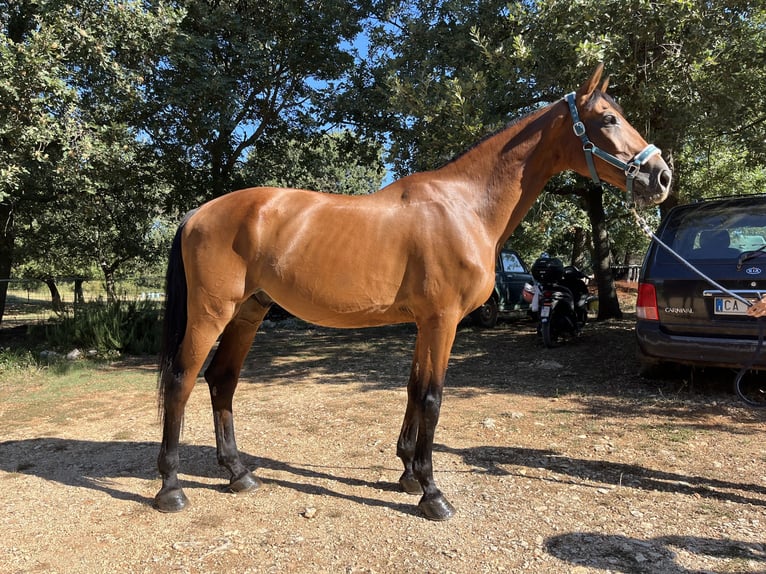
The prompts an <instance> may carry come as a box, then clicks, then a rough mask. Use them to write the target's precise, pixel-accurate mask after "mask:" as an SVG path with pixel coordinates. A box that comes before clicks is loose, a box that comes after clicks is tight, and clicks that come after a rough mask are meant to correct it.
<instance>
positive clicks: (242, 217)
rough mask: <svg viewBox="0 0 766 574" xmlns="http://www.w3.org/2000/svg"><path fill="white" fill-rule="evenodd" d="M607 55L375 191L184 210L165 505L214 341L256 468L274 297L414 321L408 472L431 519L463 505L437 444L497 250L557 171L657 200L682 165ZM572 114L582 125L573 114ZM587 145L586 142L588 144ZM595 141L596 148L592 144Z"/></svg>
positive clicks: (252, 199) (174, 486)
mask: <svg viewBox="0 0 766 574" xmlns="http://www.w3.org/2000/svg"><path fill="white" fill-rule="evenodd" d="M602 70H603V65H599V66H598V67H597V68H596V70H595V71H594V72H593V74H592V75H591V77H590V79H589V80H588V81H586V82H585V83H584V84H583V86H582V87H581V88H580V89H579V90H577V92H573V93H572V94H569V95H568V96H567V97H566V98H564V99H562V100H559V101H556V102H554V103H552V104H550V105H548V106H547V107H544V108H541V109H538V110H537V111H534V112H532V113H530V114H528V115H527V116H525V117H523V118H521V119H520V120H518V121H516V122H514V123H512V124H510V125H508V126H507V127H506V128H505V129H503V130H502V131H499V132H498V133H496V134H494V135H492V136H490V137H488V138H486V139H484V140H482V141H481V142H479V143H478V144H476V145H475V146H474V147H472V148H471V149H470V150H468V151H467V152H465V153H464V154H462V155H460V156H459V157H457V158H456V159H454V160H452V161H451V162H449V163H448V164H446V165H444V166H443V167H442V168H440V169H437V170H435V171H430V172H423V173H416V174H413V175H410V176H407V177H404V178H402V179H400V180H398V181H395V182H394V183H392V184H390V185H388V186H386V187H385V188H383V189H381V190H380V191H377V192H376V193H372V194H370V195H366V196H343V195H334V194H328V193H317V192H313V191H305V190H297V189H276V188H251V189H244V190H240V191H235V192H232V193H229V194H227V195H223V196H221V197H218V198H216V199H213V200H211V201H209V202H208V203H205V204H203V205H202V206H201V207H199V208H198V209H196V210H195V211H193V212H191V213H189V214H187V216H186V218H185V219H184V221H183V222H182V223H181V225H180V227H179V229H178V232H177V233H176V235H175V238H174V241H173V245H172V248H171V252H170V261H169V264H168V269H167V277H166V280H167V299H166V307H165V318H164V335H163V338H164V344H163V350H162V352H161V355H160V374H159V385H158V387H159V406H160V412H161V415H162V420H163V422H162V424H163V434H162V445H161V447H160V452H159V457H158V467H159V472H160V474H161V476H162V488H161V489H160V491H159V492H158V493H157V495H156V496H155V499H154V506H155V507H156V508H157V509H159V510H160V511H163V512H175V511H179V510H182V509H183V508H184V507H186V506H187V504H188V499H187V498H186V495H185V494H184V492H183V490H182V488H181V484H180V482H179V480H178V469H179V454H178V446H179V434H180V430H181V425H182V421H183V415H184V409H185V405H186V402H187V400H188V398H189V395H190V393H191V391H192V389H193V387H194V385H195V382H196V379H197V376H198V374H199V372H200V370H201V369H202V366H203V363H204V361H205V360H206V358H207V356H208V354H209V352H210V351H211V349H212V348H213V346H214V344H215V343H216V341H217V340H219V337H220V341H219V344H218V348H217V350H216V351H215V354H214V355H213V358H212V359H211V362H210V364H209V366H208V367H207V369H206V370H205V373H204V377H205V380H206V381H207V384H208V386H209V391H210V398H211V403H212V408H213V422H214V428H215V438H216V454H217V459H218V463H219V464H220V465H221V466H223V467H225V468H226V469H227V470H228V471H229V473H230V475H231V476H230V482H229V485H228V488H229V489H230V490H231V491H234V492H241V491H245V490H250V489H254V488H257V487H258V486H259V484H260V482H259V481H258V479H257V478H256V477H255V476H254V475H253V473H252V472H251V471H250V470H249V469H248V468H246V467H245V466H244V465H243V463H242V462H241V461H240V456H239V452H238V450H237V445H236V442H235V438H234V419H233V413H232V398H233V395H234V390H235V389H236V387H237V382H238V378H239V373H240V370H241V367H242V364H243V362H244V360H245V356H246V355H247V353H248V351H249V349H250V346H251V345H252V342H253V340H254V337H255V334H256V331H257V330H258V327H259V325H260V324H261V321H262V320H263V318H264V316H265V314H266V312H267V311H268V309H269V306H270V305H271V304H272V303H274V302H276V303H278V304H279V305H281V306H282V307H283V308H285V309H286V310H287V311H289V312H290V313H292V314H294V315H295V316H297V317H299V318H301V319H304V320H306V321H308V322H311V323H315V324H317V325H323V326H328V327H347V328H357V327H371V326H378V325H386V324H395V323H405V322H414V323H415V324H416V326H417V338H416V342H415V353H414V358H413V361H412V368H411V371H410V376H409V382H408V384H407V407H406V411H405V413H404V422H403V424H402V428H401V433H400V435H399V439H398V441H397V449H396V453H397V456H398V457H399V458H400V459H401V460H402V463H403V464H404V472H403V474H402V475H401V477H400V479H399V484H400V486H401V488H402V489H403V490H404V491H405V492H407V493H409V494H417V495H421V498H420V501H419V503H418V507H419V509H420V511H421V512H422V514H423V515H424V516H425V517H426V518H428V519H431V520H447V519H449V518H450V517H451V516H452V515H453V513H454V508H453V507H452V505H451V504H450V503H449V502H448V501H447V499H446V498H445V496H444V495H443V494H442V492H441V491H440V490H439V488H438V487H437V485H436V482H435V481H434V474H433V466H432V451H433V443H434V433H435V430H436V425H437V422H438V420H439V411H440V407H441V401H442V390H443V386H444V378H445V372H446V369H447V362H448V360H449V356H450V351H451V349H452V344H453V342H454V339H455V332H456V328H457V325H458V323H459V322H460V320H461V319H463V317H465V316H466V315H467V314H468V313H469V312H471V311H473V310H474V309H476V308H477V307H478V306H479V305H481V304H482V303H484V301H486V300H487V298H488V297H489V295H490V292H491V291H492V286H493V283H494V280H495V271H494V269H495V263H494V262H495V254H496V253H497V250H498V249H499V248H500V247H502V245H503V244H504V243H505V241H506V240H507V239H508V237H509V236H510V234H511V232H512V231H513V230H514V228H515V227H516V226H517V225H518V224H519V222H520V221H521V220H522V218H523V217H524V214H526V213H527V211H528V210H529V208H530V207H531V206H532V204H533V202H534V201H535V199H536V198H537V196H538V195H539V194H540V192H541V191H542V189H543V186H544V185H545V183H546V182H547V181H548V179H549V178H550V177H551V176H553V175H554V174H556V173H559V172H561V171H564V170H574V171H576V172H578V173H580V174H582V175H588V174H590V175H591V176H592V177H593V178H594V179H597V180H598V179H599V178H600V179H603V180H605V181H607V182H609V183H610V184H612V185H615V186H617V187H620V188H622V189H623V190H630V191H631V192H632V195H633V200H634V201H635V202H636V203H637V204H638V205H646V204H653V203H659V202H661V201H662V200H664V199H665V197H666V196H667V194H668V191H669V188H670V180H671V172H670V169H669V168H668V166H667V164H666V163H665V161H664V160H663V159H662V157H661V154H660V153H659V150H658V149H657V148H655V147H654V146H651V145H647V143H646V142H645V141H644V139H643V138H642V137H641V136H640V135H639V134H638V132H637V131H636V130H635V129H634V128H633V127H632V126H631V125H630V124H629V123H628V122H627V120H626V119H625V117H624V116H623V114H622V112H621V109H620V108H619V107H618V106H617V105H616V104H615V102H614V101H613V100H612V98H611V97H610V96H608V95H607V94H606V88H607V85H608V80H606V81H605V82H604V83H603V85H602V86H601V87H600V88H599V82H600V81H601V75H602ZM573 125H574V130H573ZM584 152H585V153H584ZM594 156H595V158H596V160H598V161H595V160H594Z"/></svg>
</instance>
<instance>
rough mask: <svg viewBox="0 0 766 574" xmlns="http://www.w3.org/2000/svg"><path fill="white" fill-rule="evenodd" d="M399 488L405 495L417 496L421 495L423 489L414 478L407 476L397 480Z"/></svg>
mask: <svg viewBox="0 0 766 574" xmlns="http://www.w3.org/2000/svg"><path fill="white" fill-rule="evenodd" d="M399 486H400V487H401V488H402V491H404V492H406V493H407V494H412V495H416V494H417V495H418V496H420V495H421V494H423V487H421V486H420V483H419V482H418V480H417V479H416V478H415V477H414V476H407V475H405V474H403V475H402V476H401V478H400V479H399Z"/></svg>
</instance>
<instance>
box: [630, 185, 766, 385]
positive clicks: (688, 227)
mask: <svg viewBox="0 0 766 574" xmlns="http://www.w3.org/2000/svg"><path fill="white" fill-rule="evenodd" d="M657 235H658V236H659V238H660V239H661V240H662V241H663V242H665V243H667V244H668V245H669V246H670V247H672V248H673V249H674V250H675V251H676V252H678V253H679V254H680V255H681V256H683V257H684V258H685V259H687V260H688V261H689V262H690V263H692V264H693V265H694V266H696V267H697V268H699V270H700V271H702V272H703V273H704V274H706V275H707V276H709V277H710V278H711V279H713V280H714V281H716V282H717V283H719V284H720V285H721V286H722V287H725V288H726V289H728V290H731V291H732V292H734V293H736V294H737V295H739V296H741V297H743V298H745V299H748V300H753V299H757V298H759V297H760V296H761V295H762V294H765V293H766V196H765V195H759V196H746V197H736V198H727V199H716V200H708V201H701V202H699V203H692V204H688V205H681V206H677V207H675V208H673V209H671V210H670V211H669V212H668V213H667V215H666V216H665V217H664V219H663V220H662V222H661V223H660V226H659V229H658V231H657ZM746 310H747V305H746V304H745V303H743V302H741V301H739V300H738V299H736V298H734V297H731V296H730V295H729V294H727V293H725V292H723V291H721V290H720V289H718V288H716V287H714V286H712V285H711V284H709V283H708V282H707V281H705V280H704V279H702V278H701V277H699V276H698V275H697V274H695V273H694V272H693V271H692V270H690V269H687V268H686V267H685V266H684V265H683V264H681V263H680V262H679V261H678V260H677V259H675V258H674V257H673V256H672V255H671V254H670V253H668V252H667V250H665V249H664V248H662V247H661V246H659V245H658V244H657V242H653V243H652V245H651V246H650V247H649V249H648V251H647V254H646V257H645V259H644V264H643V266H642V268H641V274H640V276H639V284H638V300H637V302H636V318H637V320H636V337H637V339H638V348H639V359H640V361H641V363H642V372H643V373H644V374H645V375H649V376H651V375H657V374H660V373H661V372H662V371H664V370H665V367H666V366H667V365H690V366H698V367H708V366H709V367H728V368H740V367H741V366H742V365H745V364H747V363H748V361H750V360H751V359H752V358H753V354H754V351H755V350H756V346H757V342H758V329H759V327H758V323H757V321H756V320H755V319H754V318H753V317H750V316H747V315H746V314H745V312H746ZM764 348H765V349H766V346H765V347H764ZM753 369H755V370H766V352H763V353H761V354H760V356H758V357H757V358H756V359H755V362H754V364H753Z"/></svg>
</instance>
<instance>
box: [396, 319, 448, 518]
mask: <svg viewBox="0 0 766 574" xmlns="http://www.w3.org/2000/svg"><path fill="white" fill-rule="evenodd" d="M456 327H457V321H456V320H455V321H451V322H445V321H444V319H443V317H439V318H435V319H432V320H430V321H425V322H422V323H418V337H417V342H416V344H415V356H414V359H413V362H412V370H411V372H410V379H409V382H408V384H407V410H406V412H405V415H404V422H403V423H402V430H401V433H400V435H399V441H398V443H397V455H398V456H399V457H400V458H401V459H402V463H403V464H404V473H403V474H402V476H401V478H400V479H399V484H400V485H401V486H402V489H403V490H404V491H405V492H407V493H409V494H418V493H420V492H422V497H421V499H420V502H419V503H418V508H420V511H421V512H422V513H423V514H424V516H425V517H426V518H428V519H429V520H448V519H450V518H451V517H452V516H453V515H454V513H455V509H454V508H453V506H452V505H451V504H450V503H449V501H448V500H447V499H446V498H445V496H444V494H442V492H441V491H440V490H439V488H438V487H437V486H436V481H435V479H434V473H433V446H434V436H435V433H436V425H437V424H438V422H439V413H440V410H441V403H442V394H443V390H444V377H445V374H446V371H447V363H448V362H449V355H450V351H451V349H452V343H453V342H454V340H455V329H456Z"/></svg>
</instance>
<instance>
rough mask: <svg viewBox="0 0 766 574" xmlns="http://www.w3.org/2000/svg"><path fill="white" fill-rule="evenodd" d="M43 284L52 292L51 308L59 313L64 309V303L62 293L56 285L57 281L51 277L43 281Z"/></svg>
mask: <svg viewBox="0 0 766 574" xmlns="http://www.w3.org/2000/svg"><path fill="white" fill-rule="evenodd" d="M43 283H45V284H46V285H47V286H48V290H49V291H50V292H51V306H52V307H53V310H54V311H56V312H57V313H58V312H59V311H61V310H62V309H63V308H64V303H63V302H62V301H61V292H60V291H59V288H58V286H57V285H56V280H55V279H53V278H51V277H46V278H45V279H43Z"/></svg>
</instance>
